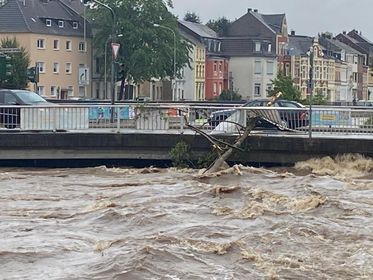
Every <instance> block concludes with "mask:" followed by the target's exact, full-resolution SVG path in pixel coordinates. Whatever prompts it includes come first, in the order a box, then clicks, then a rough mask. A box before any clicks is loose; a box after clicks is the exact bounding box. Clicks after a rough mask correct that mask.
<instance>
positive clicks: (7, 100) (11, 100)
mask: <svg viewBox="0 0 373 280" xmlns="http://www.w3.org/2000/svg"><path fill="white" fill-rule="evenodd" d="M17 103H18V101H17V98H16V97H15V96H14V95H13V94H10V93H5V94H4V104H5V105H16V104H17Z"/></svg>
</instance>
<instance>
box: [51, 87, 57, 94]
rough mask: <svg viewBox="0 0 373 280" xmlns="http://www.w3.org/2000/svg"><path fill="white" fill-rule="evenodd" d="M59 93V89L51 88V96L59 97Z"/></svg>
mask: <svg viewBox="0 0 373 280" xmlns="http://www.w3.org/2000/svg"><path fill="white" fill-rule="evenodd" d="M57 93H58V87H57V86H51V96H57Z"/></svg>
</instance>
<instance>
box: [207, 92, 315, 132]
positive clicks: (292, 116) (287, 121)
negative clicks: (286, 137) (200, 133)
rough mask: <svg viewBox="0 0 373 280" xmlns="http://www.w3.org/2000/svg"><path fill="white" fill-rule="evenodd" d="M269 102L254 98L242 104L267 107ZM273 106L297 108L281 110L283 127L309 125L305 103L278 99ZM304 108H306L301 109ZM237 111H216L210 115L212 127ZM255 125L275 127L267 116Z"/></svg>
mask: <svg viewBox="0 0 373 280" xmlns="http://www.w3.org/2000/svg"><path fill="white" fill-rule="evenodd" d="M269 102H270V99H258V100H252V101H249V102H247V103H245V104H244V105H242V107H266V106H268V103H269ZM271 107H281V108H297V109H296V110H294V111H293V110H279V115H280V118H281V123H279V125H281V126H283V127H288V128H292V129H294V128H297V127H302V126H307V125H308V110H307V109H306V107H305V106H304V105H302V104H300V103H298V102H295V101H290V100H284V99H278V100H276V101H275V102H274V103H273V104H272V105H271ZM298 108H299V109H298ZM302 108H304V109H303V110H300V109H302ZM236 111H237V110H236V109H234V108H232V109H227V110H219V111H215V112H213V113H212V114H211V115H210V118H209V119H208V122H209V124H210V125H211V126H212V127H215V126H217V125H218V124H219V123H220V122H222V121H225V120H226V119H227V118H229V117H230V116H231V115H232V114H233V113H234V112H236ZM255 126H256V127H262V128H273V127H274V125H273V123H271V122H268V121H266V120H265V118H264V119H258V121H257V123H256V125H255Z"/></svg>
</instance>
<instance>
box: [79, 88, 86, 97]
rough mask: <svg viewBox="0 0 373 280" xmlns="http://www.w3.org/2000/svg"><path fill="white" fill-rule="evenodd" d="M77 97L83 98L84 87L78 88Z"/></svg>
mask: <svg viewBox="0 0 373 280" xmlns="http://www.w3.org/2000/svg"><path fill="white" fill-rule="evenodd" d="M79 96H80V97H84V96H85V87H83V86H80V87H79Z"/></svg>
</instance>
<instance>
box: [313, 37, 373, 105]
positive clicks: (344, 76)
mask: <svg viewBox="0 0 373 280" xmlns="http://www.w3.org/2000/svg"><path fill="white" fill-rule="evenodd" d="M319 41H320V44H321V45H322V46H323V47H324V49H325V50H324V52H325V53H328V54H329V55H330V56H333V57H335V59H336V63H338V62H339V63H343V64H345V65H346V70H344V69H339V70H341V72H338V71H336V78H340V79H341V82H342V84H341V88H340V90H337V91H336V99H335V101H348V102H353V100H354V99H355V100H357V97H358V89H359V88H361V89H363V88H364V89H365V90H366V87H367V81H366V79H365V78H364V80H362V81H360V80H359V79H358V77H359V69H365V68H366V67H364V64H363V62H364V60H365V54H363V53H361V52H359V51H357V50H356V49H354V48H352V47H350V46H349V45H346V44H344V43H343V42H341V41H339V40H337V39H335V38H328V37H325V36H320V37H319ZM336 65H337V64H336ZM360 72H363V71H361V70H360ZM363 73H364V72H363ZM365 76H366V73H364V74H363V77H365ZM331 101H334V100H331Z"/></svg>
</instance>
